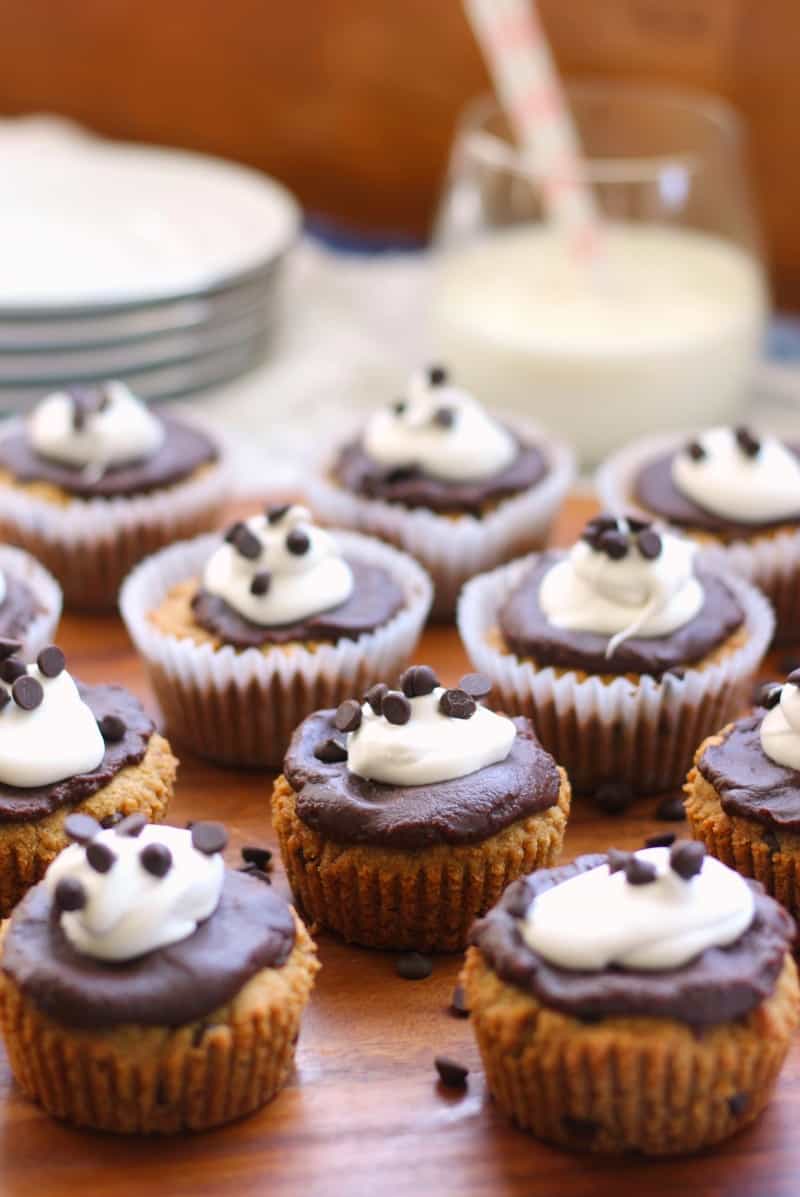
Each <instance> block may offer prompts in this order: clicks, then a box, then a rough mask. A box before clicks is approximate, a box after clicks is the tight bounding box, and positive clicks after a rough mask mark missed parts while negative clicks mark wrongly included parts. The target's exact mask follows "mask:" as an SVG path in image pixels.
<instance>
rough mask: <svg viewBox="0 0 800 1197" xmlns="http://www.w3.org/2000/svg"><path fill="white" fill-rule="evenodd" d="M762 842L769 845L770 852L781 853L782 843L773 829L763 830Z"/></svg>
mask: <svg viewBox="0 0 800 1197" xmlns="http://www.w3.org/2000/svg"><path fill="white" fill-rule="evenodd" d="M761 840H762V842H763V843H765V844H766V845H767V847H768V848H769V850H770V852H780V850H781V842H780V840H779V839H778V837H777V835H776V834H775V832H774V831H773V830H772V828H771V827H764V828H762V831H761Z"/></svg>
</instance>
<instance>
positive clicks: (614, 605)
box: [539, 516, 704, 656]
mask: <svg viewBox="0 0 800 1197" xmlns="http://www.w3.org/2000/svg"><path fill="white" fill-rule="evenodd" d="M695 551H696V546H695V545H694V544H693V542H692V541H690V540H688V539H687V538H685V537H682V536H678V535H676V534H674V533H672V532H668V531H666V530H664V529H659V530H658V531H657V530H656V529H655V528H654V527H651V526H650V524H648V523H646V522H645V521H644V520H638V519H634V518H633V517H629V518H627V519H624V518H620V519H617V518H615V517H614V516H597V517H596V518H595V519H593V520H590V521H589V523H588V524H587V526H586V529H585V531H584V533H583V537H582V539H581V540H579V541H578V543H577V544H576V545H574V546H573V548H572V549H571V550H570V552H569V553H568V554H567V556H566V557H565V558H564V559H563V560H562V561H559V562H557V563H556V564H555V565H554V566H553V567H552V569H549V570H548V571H547V573H546V574H545V576H544V578H543V579H542V582H541V585H540V587H539V605H540V607H541V609H542V611H543V612H544V614H545V615H546V616H547V619H548V620H549V621H550V623H551V624H552V625H553V626H554V627H558V628H571V629H575V630H578V631H585V632H596V633H597V634H598V635H601V636H609V637H610V640H609V642H608V648H607V650H606V654H607V656H611V655H612V654H613V652H614V650H615V649H616V648H617V646H618V645H619V644H621V643H622V642H623V640H627V639H628V638H630V637H631V636H645V637H653V636H668V635H669V634H670V632H674V631H675V630H676V629H677V628H680V627H683V626H684V624H687V623H688V622H689V620H691V619H694V617H695V616H696V615H697V614H698V612H699V611H700V609H701V608H702V606H703V601H704V592H703V586H702V584H701V582H700V581H699V579H698V578H697V577H696V576H695V574H694V569H693V557H694V554H695Z"/></svg>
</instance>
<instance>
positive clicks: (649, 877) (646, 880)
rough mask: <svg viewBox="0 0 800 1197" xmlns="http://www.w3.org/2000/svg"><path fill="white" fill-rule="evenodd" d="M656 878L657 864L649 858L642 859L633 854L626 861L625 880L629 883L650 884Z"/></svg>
mask: <svg viewBox="0 0 800 1197" xmlns="http://www.w3.org/2000/svg"><path fill="white" fill-rule="evenodd" d="M655 879H656V866H655V865H654V864H651V863H650V861H649V860H640V858H639V857H638V856H633V855H631V856H630V857H629V858H628V860H627V861H626V862H625V880H626V881H627V882H628V885H649V884H650V882H651V881H655Z"/></svg>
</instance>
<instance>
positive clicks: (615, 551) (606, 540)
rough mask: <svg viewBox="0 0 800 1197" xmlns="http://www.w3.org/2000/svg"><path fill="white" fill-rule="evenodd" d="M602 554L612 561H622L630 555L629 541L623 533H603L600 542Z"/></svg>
mask: <svg viewBox="0 0 800 1197" xmlns="http://www.w3.org/2000/svg"><path fill="white" fill-rule="evenodd" d="M597 543H598V547H599V549H600V552H601V553H605V555H606V557H610V559H611V560H612V561H621V560H622V558H623V557H626V556H627V553H628V541H627V538H626V536H625V534H624V533H623V532H613V531H608V532H603V533H601V535H600V539H599V540H598V542H597Z"/></svg>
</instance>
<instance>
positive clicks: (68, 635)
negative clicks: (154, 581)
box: [0, 500, 800, 1197]
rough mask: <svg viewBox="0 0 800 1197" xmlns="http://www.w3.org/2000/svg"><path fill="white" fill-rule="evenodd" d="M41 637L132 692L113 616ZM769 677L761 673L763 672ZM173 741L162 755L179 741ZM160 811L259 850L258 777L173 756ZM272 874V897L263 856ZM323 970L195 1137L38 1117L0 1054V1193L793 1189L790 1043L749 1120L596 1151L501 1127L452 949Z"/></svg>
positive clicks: (571, 851) (343, 955)
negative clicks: (278, 1082) (409, 971)
mask: <svg viewBox="0 0 800 1197" xmlns="http://www.w3.org/2000/svg"><path fill="white" fill-rule="evenodd" d="M588 510H589V507H588V506H587V504H586V503H584V502H583V501H578V500H574V501H573V502H572V503H571V505H570V509H569V510H568V511H567V512H566V513H565V516H564V518H563V519H562V521H561V523H560V525H559V529H558V534H557V539H560V540H561V541H563V542H566V541H567V539H568V538H569V536H570V533H572V534H574V532H575V530H576V528H577V526H578V525H579V523H580V522H581V520H582V518H583V517H584V516H585V515H586V514H587V512H588ZM59 643H60V644H62V645H63V647H64V648H65V650H66V651H67V654H68V662H69V665H70V668H71V669H72V670H73V672H75V673H76V674H77V675H78V676H80V677H82V678H85V679H86V680H87V681H89V682H100V681H117V682H122V683H124V684H125V685H127V686H129V687H130V688H131V689H132V690H134V691H135V692H136V693H137V694H139V695H140V696H141V697H142V698H143V699H144V700H145V701H146V702H148V703H149V702H150V695H149V692H148V688H147V685H146V683H145V680H144V676H143V672H142V669H141V667H140V665H139V663H138V661H137V659H136V657H135V655H134V654H133V652H132V649H131V646H130V643H129V641H128V638H127V635H126V633H125V630H124V628H123V627H122V625H121V623H120V621H119V620H117V619H116V618H114V617H111V616H109V617H107V618H102V619H92V620H87V619H80V618H77V617H65V619H64V621H63V624H62V627H61V632H60V634H59ZM417 660H418V661H425V662H430V663H431V664H432V665H434V666H435V667H436V669H437V671H438V672H439V674H440V676H441V677H442V679H443V680H444V681H445V682H447V683H453V682H455V681H456V680H457V679H458V677H459V676H460V675H461V674H462V673H463V672H464V671H465V669H466V666H467V661H466V658H465V656H464V653H463V651H462V649H461V646H460V643H459V641H458V638H457V636H456V634H455V632H454V631H453V630H451V629H445V628H436V629H432V630H429V631H428V632H426V634H425V636H424V639H423V641H422V644H421V646H420V648H419V652H418V654H417ZM773 675H774V670H773ZM177 747H178V752H179V754H180V748H179V746H177ZM181 755H182V761H181V768H180V771H179V775H178V786H177V794H176V797H175V801H174V804H173V806H172V807H171V809H170V813H169V818H170V820H171V821H172V822H175V823H178V824H181V823H183V822H184V821H185V820H186V819H187V818H190V817H191V818H194V819H198V818H200V819H202V818H214V819H221V820H223V821H224V822H225V823H226V824H227V825H228V827H229V829H230V832H231V850H230V859H231V861H234V860H235V858H236V856H237V854H238V853H237V850H238V847H239V846H240V845H241V844H242V843H245V842H250V843H262V844H267V845H269V846H270V847H273V848H274V847H275V838H274V836H273V834H272V830H271V827H270V816H269V789H270V780H271V779H270V777H268V776H266V775H264V774H259V773H255V772H253V773H247V772H231V771H228V770H223V769H219V768H215V767H213V766H210V765H207V764H204V763H202V762H200V761H199V760H197V759H196V758H193V757H191V756H190V755H189V754H181ZM655 805H656V803H655V801H654V800H644V801H642V802H641V803H640V804H637V805H636V806H635V808H634V809H633V811H632V812H630V813H629V814H626V815H625V816H616V817H611V816H601V815H598V814H597V813H596V812H595V811H593V810H592V809H591V807H590V806H589V805H587V803H586V802H581V801H578V802H577V803H576V804H575V806H574V807H573V814H572V817H571V820H570V824H569V828H568V832H567V837H566V844H565V849H564V858H565V859H570V858H571V857H573V856H574V855H576V854H577V853H580V852H586V851H596V850H601V849H604V848H607V847H609V846H611V845H614V846H617V847H620V848H635V847H639V846H641V844H642V842H643V840H644V838H645V837H646V836H647V835H650V834H652V833H653V832H655V831H658V830H662V831H664V830H669V829H675V828H676V827H677V829H678V830H680V829H681V826H682V825H680V824H678V825H676V824H665V823H659V822H658V821H657V820H656V819H655V818H654V813H653V812H654V807H655ZM274 884H275V886H276V888H277V889H278V891H279V892H281V893H283V894H285V895H286V896H287V897H288V887H287V885H286V881H285V878H284V876H283V873H282V870H281V867H280V862H279V861H278V860H276V866H275V878H274ZM318 942H319V951H320V957H321V960H322V964H323V969H322V971H321V973H320V975H319V978H318V981H317V986H316V988H315V990H314V993H313V996H312V999H311V1003H310V1006H309V1008H308V1009H307V1011H306V1015H305V1020H304V1023H303V1030H302V1034H301V1036H300V1042H299V1044H298V1049H297V1064H296V1069H295V1071H294V1073H293V1075H292V1077H291V1079H290V1081H289V1083H288V1085H287V1087H286V1088H285V1089H284V1090H283V1092H281V1093H280V1094H279V1095H278V1097H277V1098H276V1099H275V1101H273V1102H272V1103H271V1104H270V1105H269V1106H267V1107H266V1108H265V1109H264V1110H262V1111H260V1112H259V1113H257V1114H256V1115H255V1116H253V1117H251V1118H248V1119H245V1120H244V1121H242V1122H239V1123H236V1124H234V1125H231V1126H228V1127H223V1128H222V1129H220V1130H217V1131H213V1132H211V1133H207V1134H203V1135H197V1136H186V1137H180V1138H172V1139H155V1138H148V1139H143V1138H139V1139H126V1138H123V1137H117V1136H109V1135H101V1134H96V1133H87V1132H85V1131H77V1130H72V1129H70V1128H68V1127H65V1126H62V1125H59V1124H58V1123H56V1122H53V1121H51V1120H50V1119H49V1118H47V1116H46V1115H44V1114H42V1113H41V1112H40V1111H39V1110H38V1109H37V1108H36V1107H35V1106H33V1105H32V1104H30V1103H29V1102H28V1101H26V1100H25V1099H24V1098H23V1097H22V1096H21V1095H20V1094H19V1093H18V1091H17V1090H16V1088H15V1086H14V1084H13V1082H12V1079H11V1076H10V1073H9V1071H8V1067H7V1064H6V1062H5V1058H4V1056H2V1055H0V1176H1V1177H2V1179H0V1193H2V1194H3V1197H21V1195H22V1194H25V1195H26V1197H27V1195H28V1194H37V1197H41V1195H43V1194H44V1195H46V1197H66V1195H67V1194H69V1195H71V1197H74V1194H77V1193H83V1192H85V1193H86V1194H87V1197H116V1195H124V1197H133V1195H134V1194H136V1195H137V1197H138V1195H139V1194H142V1193H150V1192H152V1193H157V1194H164V1195H169V1197H173V1195H175V1197H184V1195H185V1197H195V1195H196V1194H200V1193H202V1194H204V1195H206V1194H208V1195H212V1197H217V1195H219V1197H222V1195H223V1194H225V1195H230V1197H240V1195H242V1194H245V1193H247V1194H257V1193H262V1192H263V1193H269V1194H271V1195H274V1197H295V1195H300V1194H303V1195H308V1197H316V1195H317V1194H324V1197H340V1195H341V1197H361V1195H362V1194H363V1195H365V1197H366V1195H370V1197H371V1195H372V1194H376V1193H380V1194H381V1197H401V1195H402V1197H427V1195H428V1194H451V1193H452V1194H458V1195H459V1197H468V1195H472V1194H481V1195H483V1194H486V1195H487V1197H488V1195H490V1194H491V1195H492V1197H498V1195H505V1194H515V1195H516V1194H519V1195H522V1194H525V1195H526V1197H584V1195H586V1197H588V1195H589V1194H591V1195H592V1197H601V1195H602V1194H605V1193H608V1194H613V1195H614V1197H629V1195H630V1197H642V1195H645V1197H651V1195H653V1194H667V1193H670V1194H671V1193H674V1192H678V1191H680V1190H684V1191H685V1192H687V1193H690V1194H692V1195H693V1197H733V1195H734V1194H735V1195H737V1197H789V1195H790V1194H791V1195H792V1197H796V1195H797V1194H798V1192H800V1133H799V1132H798V1126H797V1119H798V1118H799V1117H800V1090H799V1089H798V1085H799V1084H800V1050H798V1048H797V1047H796V1046H795V1048H794V1049H793V1050H792V1052H791V1054H790V1058H789V1060H788V1062H787V1065H786V1068H785V1069H784V1072H783V1074H782V1077H781V1080H780V1084H779V1087H778V1090H777V1094H776V1097H775V1100H774V1101H773V1103H772V1105H771V1107H770V1108H769V1109H768V1110H767V1112H766V1114H765V1115H764V1116H763V1117H762V1118H761V1120H760V1122H758V1123H757V1125H756V1126H755V1127H753V1128H751V1129H749V1130H747V1131H745V1132H744V1133H743V1134H741V1135H739V1136H738V1137H737V1138H735V1139H733V1140H731V1141H730V1142H729V1143H728V1144H727V1145H725V1146H723V1147H721V1148H720V1149H718V1150H716V1151H715V1152H713V1153H710V1154H707V1155H704V1156H697V1157H692V1158H686V1159H682V1160H676V1161H663V1162H662V1161H646V1160H641V1159H638V1158H629V1159H628V1158H626V1159H623V1160H604V1159H602V1158H598V1157H593V1156H588V1155H585V1156H577V1155H570V1154H567V1153H564V1152H562V1151H558V1150H555V1149H552V1148H550V1147H546V1146H544V1145H543V1144H540V1143H537V1142H536V1141H535V1140H533V1139H532V1138H530V1137H528V1136H527V1135H525V1134H523V1133H522V1132H520V1131H517V1130H515V1129H514V1128H513V1127H512V1126H510V1125H507V1124H506V1123H505V1121H504V1120H503V1119H502V1118H501V1117H500V1116H499V1115H498V1114H497V1113H496V1111H495V1110H494V1109H493V1107H492V1103H491V1102H490V1100H489V1099H488V1097H487V1094H486V1090H485V1086H484V1081H483V1075H482V1072H481V1068H480V1063H479V1058H478V1053H477V1049H476V1047H475V1043H474V1040H473V1037H472V1033H471V1030H470V1025H469V1022H468V1021H467V1020H463V1019H458V1018H454V1017H453V1016H452V1015H451V1014H450V1013H449V1012H448V1005H449V1001H450V996H451V993H452V989H453V986H454V983H455V981H456V977H457V974H458V970H459V965H460V958H459V957H453V956H444V957H438V958H437V959H436V960H435V967H434V971H433V974H432V976H431V977H429V978H428V979H427V980H425V981H416V982H409V981H404V980H401V979H400V978H399V977H398V976H397V975H396V973H395V968H394V965H395V959H396V957H395V956H394V955H393V954H391V953H381V952H374V951H367V950H364V949H359V948H354V947H347V946H345V945H343V944H342V943H339V942H337V941H336V940H335V939H334V938H333V937H331V936H329V935H327V934H321V935H320V936H319V937H318ZM439 1053H444V1054H448V1055H451V1056H453V1057H455V1058H456V1059H459V1060H461V1061H463V1062H464V1063H466V1064H467V1065H468V1066H469V1068H470V1075H469V1085H468V1088H467V1090H466V1091H465V1092H464V1093H463V1094H462V1093H452V1092H445V1091H443V1090H441V1089H440V1088H439V1087H438V1085H437V1082H436V1077H435V1073H434V1068H433V1058H434V1056H435V1055H437V1054H439Z"/></svg>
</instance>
